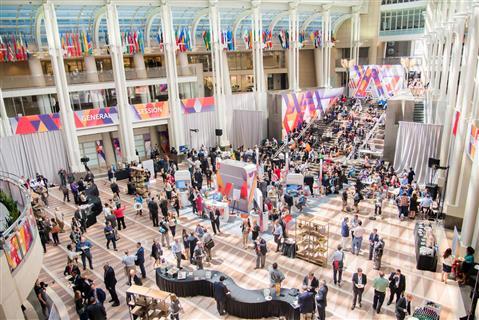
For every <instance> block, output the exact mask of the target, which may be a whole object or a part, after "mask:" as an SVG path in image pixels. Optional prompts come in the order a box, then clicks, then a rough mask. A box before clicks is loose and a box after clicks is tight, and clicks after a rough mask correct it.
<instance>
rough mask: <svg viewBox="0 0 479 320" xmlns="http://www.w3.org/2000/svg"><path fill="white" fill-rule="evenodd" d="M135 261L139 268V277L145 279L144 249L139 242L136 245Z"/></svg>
mask: <svg viewBox="0 0 479 320" xmlns="http://www.w3.org/2000/svg"><path fill="white" fill-rule="evenodd" d="M136 248H137V250H136V260H135V264H136V265H137V266H139V267H140V271H141V277H142V278H143V279H145V278H146V270H145V249H144V248H143V247H142V246H141V242H137V243H136Z"/></svg>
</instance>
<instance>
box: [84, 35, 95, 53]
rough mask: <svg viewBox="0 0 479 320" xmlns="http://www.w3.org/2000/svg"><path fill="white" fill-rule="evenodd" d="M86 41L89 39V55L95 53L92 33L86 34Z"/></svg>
mask: <svg viewBox="0 0 479 320" xmlns="http://www.w3.org/2000/svg"><path fill="white" fill-rule="evenodd" d="M86 41H87V48H88V55H90V56H91V55H93V43H92V41H91V37H90V34H89V33H88V32H87V34H86Z"/></svg>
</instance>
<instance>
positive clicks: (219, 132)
mask: <svg viewBox="0 0 479 320" xmlns="http://www.w3.org/2000/svg"><path fill="white" fill-rule="evenodd" d="M215 135H216V140H217V145H218V146H219V147H221V144H220V137H221V136H222V135H223V129H215Z"/></svg>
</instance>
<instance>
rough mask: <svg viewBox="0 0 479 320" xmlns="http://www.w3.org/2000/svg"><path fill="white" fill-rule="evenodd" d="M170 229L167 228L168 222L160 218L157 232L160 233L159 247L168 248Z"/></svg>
mask: <svg viewBox="0 0 479 320" xmlns="http://www.w3.org/2000/svg"><path fill="white" fill-rule="evenodd" d="M169 229H170V227H168V222H167V221H166V220H165V218H164V217H161V220H160V223H159V227H158V231H159V232H160V238H161V245H162V246H163V247H165V248H166V247H168V248H169V247H170V233H169V231H168V230H169Z"/></svg>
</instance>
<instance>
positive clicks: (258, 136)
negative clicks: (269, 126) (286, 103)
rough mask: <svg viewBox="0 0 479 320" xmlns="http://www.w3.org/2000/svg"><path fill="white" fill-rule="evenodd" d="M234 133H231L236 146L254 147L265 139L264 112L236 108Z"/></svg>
mask: <svg viewBox="0 0 479 320" xmlns="http://www.w3.org/2000/svg"><path fill="white" fill-rule="evenodd" d="M233 117H234V121H233V125H232V127H233V130H232V131H233V134H232V135H230V141H231V144H233V146H234V147H239V146H245V147H254V145H256V144H259V143H260V142H261V140H263V124H264V121H263V117H264V115H263V112H261V111H248V110H234V111H233Z"/></svg>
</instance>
